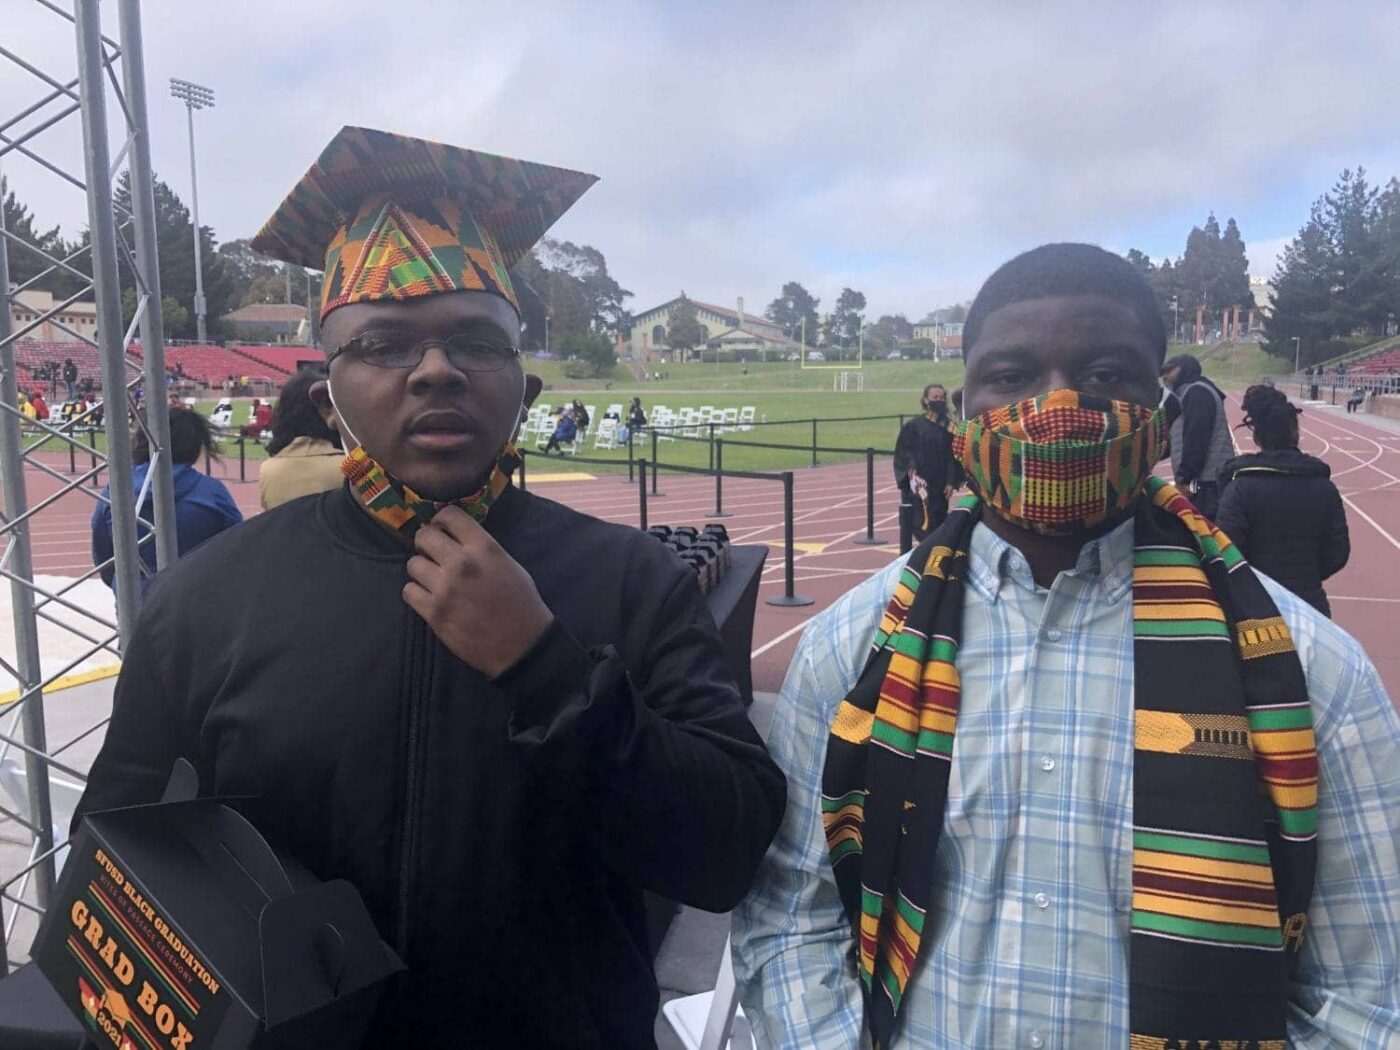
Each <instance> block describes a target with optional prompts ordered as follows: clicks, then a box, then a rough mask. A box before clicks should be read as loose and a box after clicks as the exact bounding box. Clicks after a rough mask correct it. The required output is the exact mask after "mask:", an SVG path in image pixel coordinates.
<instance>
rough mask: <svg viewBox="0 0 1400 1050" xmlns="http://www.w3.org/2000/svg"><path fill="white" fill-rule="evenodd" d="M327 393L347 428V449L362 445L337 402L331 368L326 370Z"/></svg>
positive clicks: (338, 416) (342, 423)
mask: <svg viewBox="0 0 1400 1050" xmlns="http://www.w3.org/2000/svg"><path fill="white" fill-rule="evenodd" d="M326 394H327V395H328V396H329V397H330V399H331V408H333V409H335V414H336V416H337V418H339V420H340V425H341V426H342V427H343V428H344V429H345V435H346V437H348V438H349V439H350V444H349V446H348V447H347V449H346V451H350V450H351V449H357V448H359V447H360V441H359V439H358V438H357V437H355V432H354V431H353V430H351V429H350V421H349V420H347V419H346V418H345V413H344V412H342V411H341V410H340V406H339V405H337V404H336V403H335V381H334V380H332V379H331V375H330V369H327V370H326Z"/></svg>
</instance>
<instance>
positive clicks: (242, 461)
mask: <svg viewBox="0 0 1400 1050" xmlns="http://www.w3.org/2000/svg"><path fill="white" fill-rule="evenodd" d="M247 443H248V442H247V439H246V438H244V436H243V435H242V434H239V435H238V480H239V481H247V480H248V456H247V451H246V449H245V447H244V446H246V445H247Z"/></svg>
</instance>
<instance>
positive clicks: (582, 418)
mask: <svg viewBox="0 0 1400 1050" xmlns="http://www.w3.org/2000/svg"><path fill="white" fill-rule="evenodd" d="M591 422H593V421H592V420H591V419H589V418H588V409H586V408H584V407H583V402H582V401H580V400H578V399H577V398H575V399H574V426H575V427H577V428H578V430H579V432H580V433H582V432H583V431H585V430H587V429H588V424H589V423H591Z"/></svg>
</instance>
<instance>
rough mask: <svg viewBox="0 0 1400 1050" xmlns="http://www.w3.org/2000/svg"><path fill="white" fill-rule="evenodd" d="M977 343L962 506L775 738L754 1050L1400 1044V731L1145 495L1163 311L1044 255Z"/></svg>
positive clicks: (1183, 515)
mask: <svg viewBox="0 0 1400 1050" xmlns="http://www.w3.org/2000/svg"><path fill="white" fill-rule="evenodd" d="M964 340H965V342H964V345H965V347H966V348H967V349H966V353H967V375H966V387H965V410H966V415H967V422H966V423H963V424H961V425H960V427H959V430H958V433H957V436H956V440H955V449H956V451H957V454H958V457H959V459H960V461H961V462H962V464H963V466H964V467H965V468H966V470H967V475H968V484H969V487H970V488H971V490H972V492H973V495H971V496H968V497H966V498H964V499H963V500H960V501H959V503H958V506H957V507H956V508H955V509H954V510H953V511H952V512H951V513H950V514H949V516H948V520H947V521H946V522H945V523H944V524H943V526H942V527H940V528H939V529H938V530H936V531H935V532H934V533H933V535H931V536H930V537H929V538H928V539H927V540H926V541H925V542H924V543H923V544H922V545H921V546H920V547H919V548H918V549H917V550H916V551H915V552H914V553H913V554H912V555H911V556H910V557H909V558H908V559H907V560H904V559H901V560H900V561H899V562H896V563H895V564H894V565H892V566H891V567H890V568H889V569H888V570H887V571H885V572H883V573H880V574H878V575H877V576H875V577H873V578H872V579H871V580H870V581H868V582H867V583H865V584H863V585H862V586H860V587H858V588H856V589H855V590H853V591H852V592H850V593H849V594H848V595H846V596H845V597H844V598H842V599H841V600H840V601H838V602H837V603H836V604H835V605H834V606H832V607H831V608H830V609H829V610H828V611H827V612H826V613H824V614H822V615H821V616H820V617H818V618H817V619H816V620H815V621H814V622H813V623H812V625H811V626H810V627H808V629H807V631H806V633H805V635H804V636H803V640H802V642H801V644H800V646H799V648H798V651H797V653H796V655H795V656H794V658H793V663H792V666H791V668H790V669H789V672H788V677H787V680H786V682H785V683H784V686H783V692H782V697H781V700H780V702H779V704H778V707H777V711H776V713H775V716H774V721H773V727H772V731H771V734H770V736H769V739H770V740H771V741H772V742H773V754H774V757H775V758H776V759H777V760H778V764H779V765H780V766H781V767H782V768H783V770H784V772H785V773H786V774H787V777H788V790H789V804H788V811H787V815H786V817H785V819H784V822H783V826H782V828H781V829H780V830H779V833H778V837H777V839H776V840H775V842H774V845H773V848H772V849H771V850H770V851H769V853H768V856H767V857H766V858H765V860H764V863H763V865H762V867H761V868H760V871H759V876H758V879H757V881H756V883H755V887H754V889H753V891H752V892H751V893H750V895H749V897H748V898H747V899H746V900H745V902H744V903H743V904H742V905H740V907H739V909H737V910H736V912H735V917H734V940H733V944H734V966H735V976H736V979H737V981H738V984H739V987H740V989H741V991H742V993H743V1004H744V1009H745V1012H746V1014H747V1015H748V1017H749V1019H750V1022H751V1024H752V1026H753V1028H754V1030H755V1033H756V1042H757V1044H758V1046H759V1047H760V1048H761V1050H774V1048H784V1050H796V1048H802V1050H856V1048H857V1047H858V1046H873V1047H874V1048H875V1050H891V1048H899V1050H944V1048H953V1047H959V1048H963V1047H965V1048H978V1050H981V1048H986V1047H1029V1048H1031V1050H1041V1048H1047V1047H1065V1048H1068V1047H1089V1046H1092V1047H1126V1046H1129V1045H1131V1047H1132V1048H1133V1050H1172V1048H1177V1047H1181V1048H1186V1047H1198V1046H1199V1047H1206V1046H1239V1047H1249V1048H1266V1050H1283V1048H1284V1047H1285V1046H1286V1045H1288V1046H1294V1047H1319V1048H1320V1047H1324V1046H1326V1047H1350V1048H1365V1050H1382V1048H1383V1047H1391V1046H1395V1045H1397V1041H1400V987H1398V986H1397V985H1398V982H1397V981H1396V978H1395V974H1396V972H1397V967H1400V956H1398V955H1397V947H1396V946H1397V938H1396V931H1397V928H1400V864H1398V863H1397V858H1396V852H1395V849H1394V843H1395V842H1396V840H1397V836H1400V776H1397V774H1396V770H1397V769H1400V718H1397V715H1396V711H1395V709H1394V707H1393V706H1392V705H1391V702H1390V700H1389V698H1388V697H1387V696H1386V694H1385V691H1384V689H1383V688H1382V686H1381V684H1380V680H1379V678H1378V676H1377V674H1376V671H1375V668H1374V667H1373V666H1372V665H1371V663H1370V661H1369V660H1367V658H1366V655H1365V653H1364V652H1362V650H1361V648H1360V647H1359V646H1358V645H1357V644H1356V642H1355V641H1354V640H1353V639H1351V638H1350V637H1349V636H1348V635H1347V634H1345V633H1344V632H1343V631H1341V630H1340V629H1338V628H1337V627H1336V626H1335V625H1333V624H1332V623H1330V622H1329V621H1327V620H1326V619H1325V618H1323V617H1322V616H1321V615H1319V614H1318V613H1317V612H1316V611H1315V610H1313V609H1312V608H1311V607H1310V606H1308V605H1307V604H1306V603H1304V602H1302V601H1301V600H1299V599H1297V598H1295V597H1294V596H1293V595H1291V594H1289V593H1288V592H1287V591H1286V590H1284V589H1283V588H1282V587H1280V586H1278V585H1277V584H1275V583H1274V582H1273V581H1272V580H1269V579H1267V578H1266V577H1264V576H1262V575H1261V574H1259V573H1256V572H1255V571H1254V570H1253V569H1251V568H1250V566H1249V565H1248V564H1247V563H1246V562H1245V561H1244V560H1243V558H1242V557H1241V556H1240V554H1239V552H1238V550H1236V549H1235V548H1234V546H1233V545H1232V544H1231V543H1230V541H1229V539H1228V538H1227V537H1226V536H1225V535H1224V534H1223V533H1221V532H1220V531H1218V530H1217V529H1215V528H1214V527H1213V526H1212V525H1211V524H1210V523H1209V522H1208V521H1207V520H1205V519H1204V518H1203V517H1202V516H1201V515H1200V514H1199V513H1198V512H1197V511H1196V510H1195V509H1194V508H1193V507H1192V506H1191V504H1190V503H1189V502H1187V501H1186V500H1185V499H1184V498H1182V497H1181V495H1180V494H1179V493H1178V492H1177V491H1176V490H1175V489H1174V488H1173V487H1172V486H1170V485H1168V484H1167V483H1165V482H1164V481H1162V480H1161V479H1159V478H1154V477H1153V476H1152V469H1153V466H1154V465H1155V464H1156V463H1157V461H1158V459H1159V458H1160V456H1161V452H1162V448H1163V444H1164V441H1165V424H1166V420H1165V418H1164V416H1165V413H1164V411H1163V410H1162V409H1161V408H1160V407H1159V406H1160V405H1161V404H1162V394H1161V389H1160V387H1159V386H1158V385H1157V374H1158V371H1159V369H1160V367H1161V361H1162V358H1163V356H1164V354H1165V350H1166V338H1165V332H1164V330H1163V327H1162V321H1161V318H1160V315H1159V312H1158V310H1157V304H1156V302H1155V300H1154V297H1153V293H1152V290H1151V289H1150V288H1149V287H1148V285H1147V284H1146V282H1145V281H1143V279H1142V278H1141V277H1140V276H1139V275H1138V274H1137V271H1136V270H1134V269H1133V267H1132V266H1130V265H1129V264H1128V263H1126V262H1125V261H1124V260H1122V259H1121V258H1119V257H1117V256H1115V255H1111V254H1109V253H1107V252H1105V251H1102V250H1101V249H1098V248H1094V247H1091V246H1088V245H1077V244H1061V245H1046V246H1044V247H1042V248H1038V249H1035V250H1034V251H1031V252H1028V253H1026V254H1025V255H1022V256H1019V257H1017V258H1016V259H1013V260H1012V261H1011V262H1009V263H1007V264H1006V265H1005V266H1003V267H1002V268H1001V269H999V270H998V271H997V272H996V273H995V274H993V275H992V276H991V278H989V279H988V281H987V283H986V284H985V285H984V286H983V287H982V290H981V292H980V293H979V294H978V296H977V299H976V300H975V301H974V303H973V305H972V309H971V310H970V311H969V313H968V317H967V322H966V327H965V329H964Z"/></svg>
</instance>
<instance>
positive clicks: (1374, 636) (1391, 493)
mask: <svg viewBox="0 0 1400 1050" xmlns="http://www.w3.org/2000/svg"><path fill="white" fill-rule="evenodd" d="M1230 407H1231V412H1232V415H1233V416H1234V417H1235V418H1236V420H1238V416H1239V405H1238V399H1237V398H1235V397H1232V398H1231V406H1230ZM1301 422H1302V435H1303V448H1304V449H1305V451H1308V452H1312V453H1314V454H1316V455H1320V456H1322V457H1323V458H1324V459H1326V460H1327V462H1328V463H1329V464H1331V466H1332V470H1333V477H1334V478H1335V480H1336V482H1337V485H1338V488H1339V489H1340V490H1341V492H1342V495H1343V498H1344V499H1345V500H1346V503H1347V511H1348V517H1349V520H1350V525H1351V537H1352V557H1351V562H1350V564H1348V565H1347V567H1346V568H1345V569H1344V570H1343V571H1342V572H1341V573H1339V574H1338V575H1337V576H1336V577H1334V578H1333V579H1332V580H1331V581H1329V582H1328V585H1327V589H1328V593H1329V595H1330V596H1331V598H1332V603H1333V612H1334V615H1335V617H1336V619H1337V621H1338V622H1339V623H1340V624H1341V625H1342V626H1343V627H1345V628H1346V629H1347V630H1348V631H1350V632H1351V633H1352V634H1353V635H1355V636H1356V637H1357V638H1358V639H1359V640H1360V641H1361V642H1362V644H1363V645H1364V646H1365V647H1366V650H1367V652H1368V653H1369V654H1370V656H1371V658H1372V659H1373V660H1374V661H1375V663H1376V665H1377V667H1379V668H1380V671H1381V674H1382V677H1383V679H1384V680H1385V682H1386V686H1387V689H1388V690H1389V692H1390V694H1391V696H1392V697H1400V647H1398V646H1396V644H1395V641H1396V637H1397V635H1396V631H1395V628H1394V626H1393V620H1392V619H1391V617H1394V616H1397V615H1400V432H1395V431H1390V430H1384V429H1381V428H1379V427H1376V426H1372V425H1369V424H1367V423H1365V422H1363V421H1361V419H1360V418H1358V417H1356V416H1345V415H1341V416H1334V415H1333V414H1332V413H1328V412H1324V411H1321V410H1317V411H1307V412H1306V413H1305V414H1304V416H1303V417H1302V420H1301ZM1246 440H1247V439H1246ZM51 466H52V467H53V468H55V469H61V470H64V471H66V469H67V466H68V462H67V457H66V456H64V457H61V461H60V457H55V458H54V459H53V460H52V461H51ZM84 466H85V464H84V463H83V462H82V460H81V457H80V458H79V469H80V470H81V469H83V468H84ZM250 467H251V465H250ZM531 467H532V468H533V471H534V472H535V473H536V474H539V473H542V472H543V470H544V466H543V464H542V463H541V461H540V460H538V459H535V460H532V461H531ZM255 469H256V468H255V467H251V469H250V473H249V476H250V477H253V476H254V471H255ZM875 469H876V492H875V524H876V535H877V536H878V537H880V538H882V539H883V540H885V541H886V542H885V543H884V544H883V545H880V546H874V547H870V546H861V545H859V544H857V543H856V542H855V541H856V540H857V539H858V538H859V537H861V536H863V535H864V533H865V521H866V507H865V503H866V499H865V491H866V486H865V465H864V463H850V464H842V465H839V466H831V467H818V468H813V469H809V470H801V471H797V472H796V480H795V495H794V510H795V534H796V539H797V543H798V550H797V552H796V557H795V562H794V570H795V580H796V590H797V592H798V593H799V594H802V595H806V596H807V597H810V598H813V599H814V604H813V605H811V606H807V607H805V608H777V607H773V606H770V605H767V604H766V603H765V602H764V599H766V598H769V597H773V596H777V595H780V594H782V593H783V556H782V540H783V518H782V486H781V485H780V484H778V483H775V482H767V481H754V480H744V479H726V481H725V485H724V509H725V510H726V511H728V512H730V513H731V514H732V516H731V517H728V518H724V519H722V520H723V521H724V524H725V525H726V527H727V528H728V529H729V532H730V536H731V538H732V539H733V541H734V542H736V543H768V544H770V545H772V552H771V554H770V556H769V562H768V567H767V569H766V571H765V572H764V575H763V583H762V589H761V592H760V596H759V609H758V616H757V621H756V624H755V629H754V685H755V687H756V688H758V689H765V690H774V689H777V688H778V686H779V685H780V684H781V682H782V677H783V674H784V672H785V670H786V667H787V663H788V661H789V659H790V658H791V655H792V652H793V650H794V648H795V647H796V644H797V640H798V637H799V635H800V633H801V630H802V627H803V626H805V624H806V623H807V622H808V621H809V620H810V619H811V618H812V617H813V616H814V615H816V614H817V613H819V612H821V611H822V610H823V609H825V608H826V607H827V606H829V605H830V604H831V603H832V602H833V601H834V600H835V599H836V598H837V597H839V596H840V595H841V594H843V593H845V591H847V590H849V589H850V588H851V587H853V586H855V585H856V584H858V583H859V582H860V581H861V580H863V579H865V578H866V577H868V576H869V575H870V574H871V573H872V572H874V571H876V570H878V569H880V568H882V567H884V566H885V565H888V564H889V562H890V561H891V560H892V559H893V558H895V557H896V556H897V554H898V550H897V547H896V543H897V540H898V526H897V507H898V492H897V490H896V489H895V487H894V484H893V479H892V476H891V469H890V461H889V460H888V459H884V458H882V459H877V460H876V464H875ZM237 470H238V464H237V462H236V461H233V462H228V463H225V464H223V465H222V466H220V465H217V464H216V466H215V470H214V473H215V474H219V475H222V476H224V477H225V478H226V479H230V478H236V476H237ZM527 482H528V476H527ZM56 487H57V482H55V481H54V480H52V479H50V478H48V477H45V476H43V475H42V474H40V473H39V472H38V471H37V470H31V472H30V488H29V499H30V504H31V506H32V505H33V504H34V503H36V502H37V501H38V500H39V499H41V498H43V497H44V496H45V495H47V494H50V493H52V492H53V491H55V489H56ZM229 487H230V489H231V490H232V491H233V493H234V496H235V498H236V499H237V501H238V503H239V506H240V507H242V508H243V511H244V513H245V514H249V515H251V514H253V513H256V512H257V510H258V504H257V486H256V484H254V483H253V482H251V481H250V482H248V483H239V482H238V481H237V480H229ZM530 488H531V490H532V491H534V492H535V493H536V494H538V495H543V496H546V497H548V498H551V499H555V500H559V501H560V502H563V503H567V504H568V505H569V506H572V507H574V508H575V509H577V510H580V511H583V512H585V513H588V514H592V515H595V516H596V517H599V518H604V519H607V520H610V521H617V522H623V523H627V524H632V525H635V524H637V522H638V520H639V518H638V493H637V486H636V485H635V484H628V483H626V482H625V481H622V480H619V479H618V478H616V477H614V476H604V477H599V478H596V479H593V480H585V481H568V482H548V483H539V482H535V483H531V484H530ZM659 488H660V491H661V496H659V497H655V496H653V497H650V498H649V504H648V518H649V521H650V522H651V523H652V524H661V523H665V524H675V525H682V524H693V525H702V524H704V523H705V522H707V521H710V520H717V519H713V518H712V517H711V514H710V512H711V511H712V510H713V509H714V481H713V479H710V478H704V477H699V476H696V475H683V474H666V473H664V472H663V474H662V476H661V478H660V482H659ZM92 506H93V501H92V499H91V497H90V496H85V495H82V494H69V495H67V496H65V497H63V498H62V499H61V500H60V501H58V502H57V503H55V504H54V505H53V506H51V507H50V508H48V509H46V510H45V511H43V512H42V513H41V514H40V515H38V516H37V517H36V519H35V523H34V557H35V567H36V571H37V572H41V573H48V574H53V575H62V576H75V575H78V574H80V573H82V572H84V571H86V570H87V569H88V568H89V567H90V565H91V560H90V556H89V531H88V517H89V515H90V514H91V512H92Z"/></svg>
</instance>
